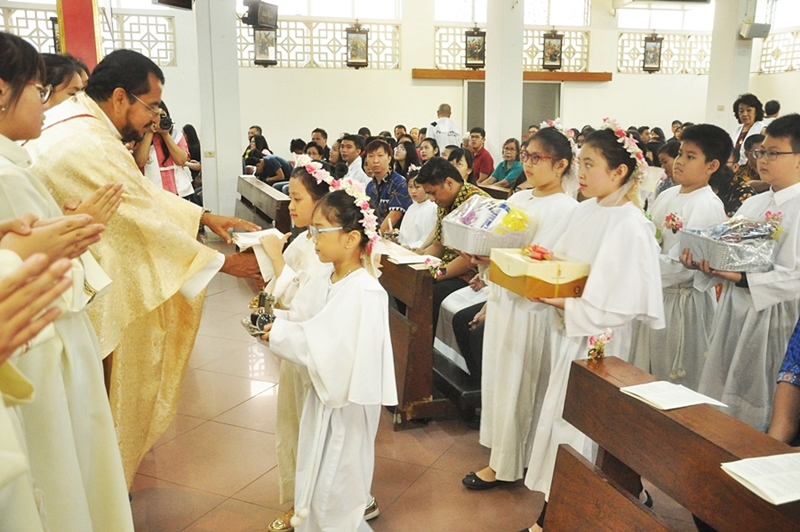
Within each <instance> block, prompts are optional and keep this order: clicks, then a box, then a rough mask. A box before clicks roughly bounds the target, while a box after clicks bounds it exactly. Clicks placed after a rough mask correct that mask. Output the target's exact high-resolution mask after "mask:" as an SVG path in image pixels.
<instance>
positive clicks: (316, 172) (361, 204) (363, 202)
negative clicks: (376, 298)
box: [295, 154, 381, 254]
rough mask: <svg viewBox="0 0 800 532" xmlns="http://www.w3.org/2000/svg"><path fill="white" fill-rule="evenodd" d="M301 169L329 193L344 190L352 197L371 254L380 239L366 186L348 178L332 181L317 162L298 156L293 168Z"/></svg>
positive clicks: (331, 177)
mask: <svg viewBox="0 0 800 532" xmlns="http://www.w3.org/2000/svg"><path fill="white" fill-rule="evenodd" d="M298 167H302V168H304V169H305V171H306V172H308V173H309V175H310V176H311V177H313V178H314V179H316V180H317V184H320V183H322V182H323V181H324V182H325V183H327V184H328V185H329V187H330V191H331V192H334V191H336V190H344V191H345V192H347V193H348V194H349V195H351V196H352V197H353V203H355V204H356V206H357V207H358V208H359V209H361V214H362V215H363V219H362V220H361V221H360V223H361V225H363V226H364V234H366V235H367V238H368V239H369V243H368V244H367V253H368V254H372V249H373V247H374V246H375V243H376V242H378V241H379V240H380V239H381V235H380V233H379V232H378V217H377V216H375V209H373V208H372V207H371V206H370V204H369V196H367V193H366V185H364V184H363V183H359V182H358V181H355V180H353V179H351V178H349V177H344V178H342V179H334V178H333V176H332V175H331V174H330V173H329V172H328V171H327V170H325V168H323V167H322V164H321V163H320V162H318V161H314V160H313V159H311V157H309V156H308V155H305V154H303V155H298V156H297V159H296V160H295V168H298Z"/></svg>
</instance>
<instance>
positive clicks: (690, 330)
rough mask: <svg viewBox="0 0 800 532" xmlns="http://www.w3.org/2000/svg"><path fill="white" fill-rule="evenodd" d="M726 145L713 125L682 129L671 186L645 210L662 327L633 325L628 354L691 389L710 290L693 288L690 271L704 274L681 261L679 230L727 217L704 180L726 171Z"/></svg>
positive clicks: (704, 339) (702, 350) (703, 342)
mask: <svg viewBox="0 0 800 532" xmlns="http://www.w3.org/2000/svg"><path fill="white" fill-rule="evenodd" d="M732 149H733V145H732V144H731V140H730V136H729V135H728V134H727V133H726V132H725V130H723V129H722V128H719V127H717V126H714V125H711V124H699V125H696V126H691V127H689V128H687V129H686V130H684V131H683V132H682V133H681V146H680V150H679V151H678V156H677V157H676V158H675V164H674V167H673V180H674V181H675V183H677V186H674V187H671V188H669V189H667V190H666V191H664V192H662V193H661V194H660V195H659V196H658V198H657V199H656V201H655V203H654V204H653V208H652V209H651V210H650V214H651V217H652V220H653V223H654V224H655V226H656V236H657V238H659V240H660V243H661V254H660V255H659V257H658V258H659V263H660V264H661V286H662V288H663V290H664V314H665V318H666V327H665V328H664V329H658V330H654V329H651V328H650V327H641V326H640V327H636V328H635V331H636V334H635V338H634V342H633V345H632V349H631V360H632V361H633V363H634V364H635V365H636V366H637V367H639V368H641V369H643V370H645V371H647V372H648V373H652V374H653V375H655V376H656V377H658V378H659V379H661V380H666V381H672V382H675V383H678V384H683V385H684V386H687V387H689V388H691V389H692V390H697V388H698V386H699V384H700V374H701V373H702V372H703V365H704V364H705V360H706V354H707V352H708V338H709V337H710V336H711V331H712V329H711V325H712V322H713V321H714V309H715V308H716V297H715V296H716V294H715V293H714V287H713V286H711V287H709V288H708V289H705V290H698V289H697V288H694V278H695V277H696V276H702V279H701V281H704V280H705V279H706V278H707V276H705V275H704V274H703V273H700V272H696V271H691V270H687V269H686V268H684V267H683V264H681V262H680V255H681V251H683V249H682V248H681V247H680V235H679V230H680V229H681V228H684V229H703V228H706V227H709V226H711V225H716V224H719V223H721V222H724V221H725V220H726V219H727V216H726V215H725V207H724V205H723V204H722V201H720V199H719V198H718V197H717V195H716V194H714V191H713V190H711V187H709V186H708V181H709V179H710V178H711V177H712V176H713V175H714V174H716V173H717V172H720V173H724V172H730V169H729V168H728V167H727V166H726V163H727V161H728V157H729V156H730V153H731V150H732ZM703 284H707V283H703Z"/></svg>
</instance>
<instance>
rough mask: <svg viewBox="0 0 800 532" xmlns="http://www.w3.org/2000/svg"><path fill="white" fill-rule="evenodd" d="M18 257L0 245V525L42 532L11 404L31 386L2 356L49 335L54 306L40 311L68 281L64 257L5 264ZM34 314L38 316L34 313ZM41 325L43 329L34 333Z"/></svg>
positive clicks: (30, 392)
mask: <svg viewBox="0 0 800 532" xmlns="http://www.w3.org/2000/svg"><path fill="white" fill-rule="evenodd" d="M26 227H27V226H26ZM0 233H2V234H4V233H5V230H3V231H0ZM2 234H0V238H1V237H2ZM20 261H21V259H20V258H19V256H18V255H16V254H15V253H13V252H11V251H8V250H0V270H2V273H0V277H1V278H2V279H0V329H2V331H0V333H1V334H0V337H2V339H3V342H2V344H1V345H0V530H3V531H4V532H42V531H43V530H44V527H45V526H46V523H45V522H44V520H43V519H42V515H41V514H42V513H44V512H43V510H45V509H44V507H43V504H42V508H40V507H39V506H37V503H36V498H37V497H36V493H35V489H34V486H33V479H32V477H31V474H30V465H29V462H28V453H27V449H26V447H25V444H24V442H25V436H24V433H23V430H22V426H21V425H20V417H19V413H18V412H17V409H16V408H15V407H16V406H18V405H20V404H23V403H27V402H30V401H31V400H33V396H34V389H33V385H32V384H31V382H30V381H29V380H28V379H26V378H25V377H24V376H23V375H22V374H21V373H20V372H19V370H17V368H16V367H15V366H14V364H13V363H12V362H10V361H8V360H7V359H8V357H9V356H13V355H14V354H15V352H16V351H17V350H18V349H29V345H30V344H28V346H25V347H23V345H24V344H26V343H28V342H29V341H31V340H34V336H36V341H43V340H45V339H47V338H49V337H52V335H53V334H54V332H53V327H52V326H50V325H49V324H50V323H52V321H53V320H54V319H55V318H56V317H58V315H59V314H60V309H59V308H58V307H51V308H50V309H49V310H47V311H46V312H42V311H44V310H45V308H46V307H47V306H48V305H50V304H51V303H52V302H53V300H54V299H55V298H56V297H58V296H59V295H60V294H61V293H62V292H64V290H66V289H67V288H69V287H71V286H72V281H71V279H69V278H64V274H66V273H67V271H68V270H69V267H70V262H69V261H68V260H66V259H64V260H61V261H58V262H57V263H56V264H53V266H51V267H50V268H49V269H48V266H49V265H50V260H49V259H48V258H47V257H46V256H45V255H44V254H40V255H37V256H35V257H31V258H29V259H28V260H27V261H25V264H23V265H22V266H20V267H13V266H11V265H12V264H16V263H18V262H20ZM45 270H47V271H45ZM50 287H52V288H50ZM40 313H42V316H41V317H36V316H37V315H38V314H40ZM34 318H35V319H34ZM45 328H46V329H47V332H46V333H44V334H39V333H40V332H41V331H43V329H45Z"/></svg>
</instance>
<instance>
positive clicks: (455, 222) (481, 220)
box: [442, 195, 535, 255]
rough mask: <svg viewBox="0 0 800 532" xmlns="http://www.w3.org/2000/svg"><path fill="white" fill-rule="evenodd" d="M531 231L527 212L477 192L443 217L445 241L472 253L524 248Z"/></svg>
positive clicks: (443, 240)
mask: <svg viewBox="0 0 800 532" xmlns="http://www.w3.org/2000/svg"><path fill="white" fill-rule="evenodd" d="M533 229H535V228H533ZM531 230H532V228H531V227H530V226H529V220H528V215H527V214H525V212H523V211H521V210H520V209H517V208H516V207H514V206H513V205H509V204H508V202H506V201H502V200H496V199H492V198H486V197H483V196H477V195H475V196H472V197H471V198H469V199H467V200H466V201H465V202H464V203H462V204H461V205H459V207H458V208H457V209H455V210H454V211H453V212H451V213H450V214H448V215H447V216H446V217H445V218H444V220H442V233H443V234H442V243H443V244H444V245H445V246H447V247H450V248H453V249H458V250H460V251H463V252H464V253H469V254H470V255H489V252H490V251H491V249H492V248H512V247H521V246H522V245H524V244H526V243H527V240H528V239H529V237H528V236H527V235H529V234H530V232H531Z"/></svg>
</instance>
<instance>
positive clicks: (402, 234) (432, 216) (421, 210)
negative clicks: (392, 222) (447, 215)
mask: <svg viewBox="0 0 800 532" xmlns="http://www.w3.org/2000/svg"><path fill="white" fill-rule="evenodd" d="M418 173H419V170H411V171H410V172H409V173H408V177H407V178H406V180H407V181H408V195H409V196H411V199H412V200H414V203H412V204H411V205H410V206H409V207H408V209H407V210H406V213H405V214H404V215H403V223H402V225H400V231H399V233H398V237H397V241H398V244H400V245H401V246H405V247H407V248H409V249H417V248H418V247H420V246H422V244H423V243H424V242H425V240H426V239H427V238H428V236H429V235H430V234H431V233H432V232H433V230H434V228H435V226H436V204H435V203H434V202H432V201H431V200H430V198H428V195H427V194H426V193H425V191H424V190H423V189H422V187H421V186H419V185H417V174H418Z"/></svg>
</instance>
